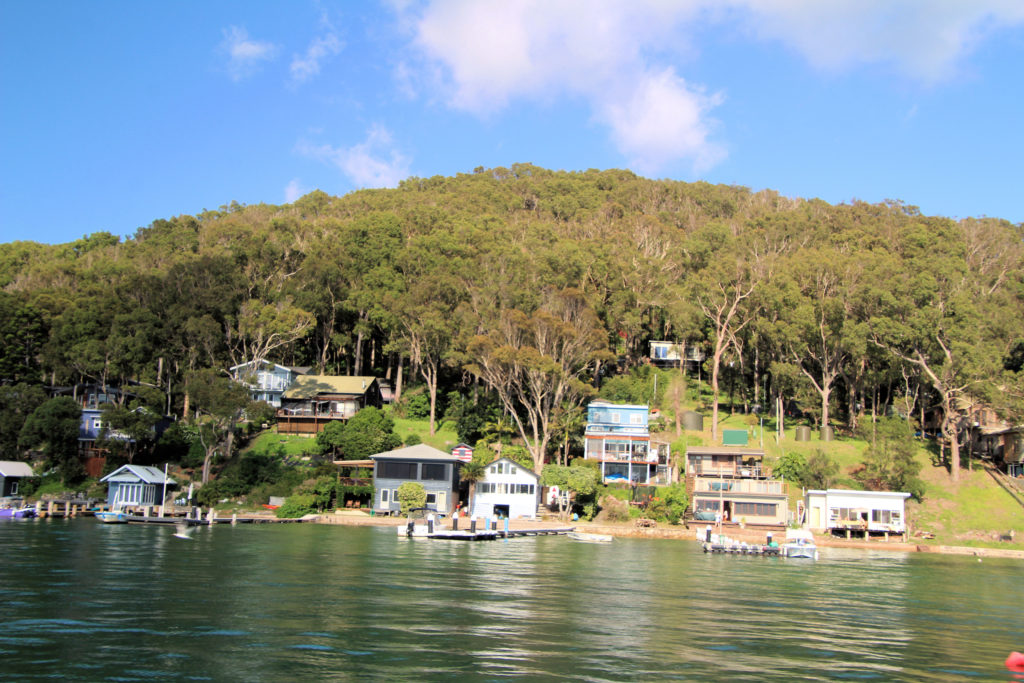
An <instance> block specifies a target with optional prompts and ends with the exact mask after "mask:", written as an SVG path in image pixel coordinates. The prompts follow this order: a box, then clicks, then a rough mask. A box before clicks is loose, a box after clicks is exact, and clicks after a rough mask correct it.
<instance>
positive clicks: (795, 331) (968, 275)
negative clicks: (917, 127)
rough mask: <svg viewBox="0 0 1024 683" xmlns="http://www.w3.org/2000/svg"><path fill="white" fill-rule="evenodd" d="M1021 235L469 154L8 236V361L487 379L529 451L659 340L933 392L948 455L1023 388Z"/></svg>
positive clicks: (1011, 409) (52, 380)
mask: <svg viewBox="0 0 1024 683" xmlns="http://www.w3.org/2000/svg"><path fill="white" fill-rule="evenodd" d="M115 201H116V199H115ZM1022 240H1024V228H1022V226H1021V225H1013V224H1010V223H1008V222H1006V221H1002V220H998V219H966V220H961V221H955V220H951V219H948V218H943V217H932V216H924V215H921V214H920V213H919V212H918V211H917V210H916V209H915V208H914V207H911V206H907V205H904V204H901V203H899V202H889V203H885V204H866V203H859V202H855V203H852V204H843V205H838V206H833V205H830V204H827V203H825V202H822V201H818V200H801V199H789V198H785V197H782V196H779V195H778V194H776V193H774V192H771V191H762V192H756V193H755V192H751V191H750V190H748V189H746V188H743V187H727V186H720V185H719V186H715V185H709V184H706V183H683V182H674V181H653V180H647V179H644V178H640V177H638V176H636V175H634V174H632V173H630V172H628V171H617V170H609V171H587V172H585V173H565V172H553V171H548V170H545V169H542V168H537V167H535V166H530V165H515V166H513V167H511V168H508V169H506V168H496V169H487V170H485V169H478V170H477V172H475V173H473V174H467V175H460V176H457V177H454V178H444V177H435V178H426V179H419V178H412V179H409V180H407V181H405V182H403V183H402V184H401V185H400V186H399V187H398V188H397V189H394V190H364V191H359V192H355V193H352V194H349V195H346V196H344V197H331V196H329V195H327V194H325V193H323V192H319V191H317V192H313V193H310V194H308V195H306V196H305V197H303V198H301V199H299V200H298V201H296V202H295V203H294V204H289V205H284V206H273V205H264V204H261V205H256V206H239V205H236V204H232V205H229V206H225V207H221V208H220V209H219V210H217V211H206V212H204V213H202V214H200V215H197V216H185V215H183V216H175V217H169V218H166V219H159V220H156V221H154V222H153V223H152V224H151V225H150V226H148V227H145V228H140V229H139V230H138V231H137V232H136V233H135V235H134V236H133V237H132V238H130V239H126V240H123V241H121V240H119V239H118V238H117V237H114V236H112V235H109V234H105V233H101V234H94V235H91V236H87V237H84V238H83V239H81V240H78V241H76V242H74V243H70V244H62V245H43V244H37V243H32V242H15V243H7V244H2V245H0V330H2V338H3V344H2V346H0V377H2V379H3V382H4V384H5V389H6V391H7V395H6V396H7V398H6V399H5V405H7V406H8V407H10V406H11V405H13V404H14V403H15V402H14V401H13V399H12V398H11V396H12V394H11V393H10V392H11V391H12V387H14V386H16V385H26V386H30V385H60V384H71V383H74V382H79V381H94V382H97V383H101V384H115V385H117V384H124V383H126V382H128V381H141V382H145V383H148V384H151V385H153V386H154V387H156V388H158V389H159V396H158V397H157V398H156V399H154V400H155V401H157V402H159V403H161V404H162V405H161V406H159V407H162V408H163V410H164V411H167V410H168V409H169V411H170V412H171V413H173V414H176V415H179V416H181V415H187V414H188V413H189V412H190V410H189V401H190V400H194V399H193V398H192V397H189V395H188V394H189V392H188V387H189V386H190V384H189V378H190V376H195V375H194V373H196V372H198V371H202V370H206V369H216V370H218V371H223V370H224V369H225V368H228V367H230V366H232V365H235V364H238V363H241V362H243V361H250V360H260V359H267V360H273V361H276V362H279V363H283V364H288V365H310V366H314V367H315V368H316V370H317V372H319V373H324V374H374V375H377V376H380V377H388V378H391V379H392V380H393V381H394V382H395V384H396V388H397V389H398V390H399V391H401V390H402V389H403V387H402V384H403V382H404V385H405V386H404V389H405V390H408V388H409V386H410V383H415V384H417V385H423V386H424V387H425V389H426V395H427V396H428V397H429V400H430V407H431V418H432V419H433V417H434V414H435V412H436V411H435V408H436V405H437V402H438V401H441V400H445V399H446V398H447V397H449V396H450V395H451V394H452V392H461V393H463V394H465V395H467V396H474V397H476V396H480V395H483V394H489V395H490V396H491V397H492V399H493V400H495V401H496V402H497V403H499V404H501V405H504V406H505V408H506V409H507V412H508V414H510V415H512V416H513V417H514V419H515V421H516V422H517V423H518V424H517V429H518V431H519V432H520V434H521V436H522V437H523V439H524V440H525V442H526V443H527V444H528V445H529V446H530V448H531V450H532V453H533V456H534V461H535V464H539V463H540V462H541V461H542V460H543V458H544V457H545V455H546V453H548V452H549V450H553V449H554V448H555V446H554V445H553V444H551V443H550V441H551V437H552V434H553V430H554V425H553V424H552V420H553V416H557V415H558V414H559V411H563V412H564V411H565V410H571V409H572V408H574V407H576V406H579V405H580V404H582V403H583V402H585V401H586V400H587V399H588V397H589V396H591V395H593V393H594V391H595V387H596V386H597V385H598V384H600V383H601V382H602V381H603V379H604V378H607V377H608V376H609V375H611V374H614V373H617V372H621V371H623V370H625V369H628V368H630V367H631V366H636V365H638V364H641V363H643V362H644V357H645V356H646V355H647V353H648V342H649V341H650V340H652V339H655V340H677V341H685V342H688V343H690V344H697V345H700V346H701V347H703V349H704V351H705V352H706V354H707V361H706V362H705V364H704V367H703V368H702V370H701V373H702V376H703V377H704V378H705V379H707V380H708V381H709V382H710V386H711V387H712V390H713V392H714V395H715V396H719V397H721V398H722V399H723V400H724V398H725V394H726V393H727V387H729V388H730V389H731V394H732V395H733V396H734V398H735V401H736V403H738V404H741V405H742V404H746V405H752V404H760V405H775V406H778V405H782V404H783V402H789V401H793V402H795V403H797V404H799V406H800V407H802V408H803V409H804V410H805V411H806V412H808V413H810V414H811V415H812V416H813V419H814V420H815V421H816V422H817V423H818V424H831V425H835V426H836V427H838V428H840V429H847V428H853V427H855V426H856V423H857V421H858V419H863V416H864V415H865V414H870V413H872V411H874V412H876V413H879V414H880V413H882V412H888V411H889V410H890V408H896V409H897V411H898V412H899V413H900V414H902V415H910V416H914V418H913V419H920V415H922V414H923V413H924V412H925V411H932V410H934V409H937V410H938V411H939V414H941V416H942V417H943V419H942V425H941V430H942V432H943V434H944V436H945V439H946V442H947V443H948V444H949V449H948V453H949V458H950V463H949V464H950V468H951V473H952V476H953V477H954V478H955V477H956V476H957V473H958V471H959V466H958V459H959V452H958V448H957V446H958V440H957V424H958V421H959V419H960V417H961V416H962V414H963V413H962V411H963V410H964V405H965V404H964V401H963V399H965V398H967V399H970V400H975V401H984V402H987V403H989V404H991V405H992V406H993V407H995V408H996V409H997V410H998V411H1001V412H1002V414H1004V415H1005V416H1007V417H1009V418H1011V419H1012V420H1014V421H1016V422H1020V421H1021V416H1022V414H1024V412H1022V406H1024V390H1022V389H1024V372H1022V367H1021V366H1022V362H1024V324H1022V320H1024V317H1022V314H1024V265H1022V262H1024V243H1022ZM221 374H223V373H221ZM193 386H194V385H193ZM20 391H22V392H23V393H24V392H26V391H28V390H27V389H25V388H23V389H21V390H20ZM718 405H719V401H717V400H712V401H711V406H710V409H709V410H710V412H712V413H713V415H712V421H713V424H717V417H718V410H719V407H718ZM5 419H6V418H5ZM8 436H10V435H8ZM4 441H5V448H10V445H9V444H7V441H8V439H7V438H5V439H4Z"/></svg>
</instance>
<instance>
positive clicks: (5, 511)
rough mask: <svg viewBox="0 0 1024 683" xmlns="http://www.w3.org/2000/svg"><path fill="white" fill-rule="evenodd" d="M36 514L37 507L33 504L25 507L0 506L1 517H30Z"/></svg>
mask: <svg viewBox="0 0 1024 683" xmlns="http://www.w3.org/2000/svg"><path fill="white" fill-rule="evenodd" d="M35 516H36V509H35V508H34V507H32V506H31V505H27V506H25V507H6V508H0V517H8V518H11V519H28V518H30V517H35Z"/></svg>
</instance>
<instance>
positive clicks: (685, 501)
mask: <svg viewBox="0 0 1024 683" xmlns="http://www.w3.org/2000/svg"><path fill="white" fill-rule="evenodd" d="M689 504H690V498H689V496H688V495H687V494H686V485H685V484H683V483H677V484H670V485H668V486H664V487H661V488H659V489H658V490H657V492H656V494H655V495H654V497H652V498H651V500H650V501H649V502H648V504H647V512H646V514H647V516H648V517H651V518H652V519H655V520H658V521H664V522H668V523H669V524H679V520H681V519H682V518H683V515H684V514H685V513H686V508H687V507H688V506H689Z"/></svg>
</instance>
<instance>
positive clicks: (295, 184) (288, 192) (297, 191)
mask: <svg viewBox="0 0 1024 683" xmlns="http://www.w3.org/2000/svg"><path fill="white" fill-rule="evenodd" d="M307 192H308V190H306V189H305V188H303V187H302V185H301V184H300V183H299V179H298V178H292V180H291V182H289V183H288V185H286V186H285V188H284V201H285V203H286V204H291V203H292V202H294V201H295V200H296V199H298V198H299V197H301V196H302V195H304V194H306V193H307Z"/></svg>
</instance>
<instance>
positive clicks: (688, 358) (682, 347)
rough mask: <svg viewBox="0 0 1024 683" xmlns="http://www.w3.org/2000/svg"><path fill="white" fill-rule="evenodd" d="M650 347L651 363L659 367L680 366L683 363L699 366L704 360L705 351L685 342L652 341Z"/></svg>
mask: <svg viewBox="0 0 1024 683" xmlns="http://www.w3.org/2000/svg"><path fill="white" fill-rule="evenodd" d="M650 348H651V355H650V358H651V363H653V364H654V365H657V366H658V367H679V366H680V365H682V364H683V363H686V364H687V365H689V366H691V367H697V366H699V365H700V364H701V363H703V362H704V351H702V350H701V348H700V347H699V346H688V345H687V344H685V343H684V342H674V341H651V347H650Z"/></svg>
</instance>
